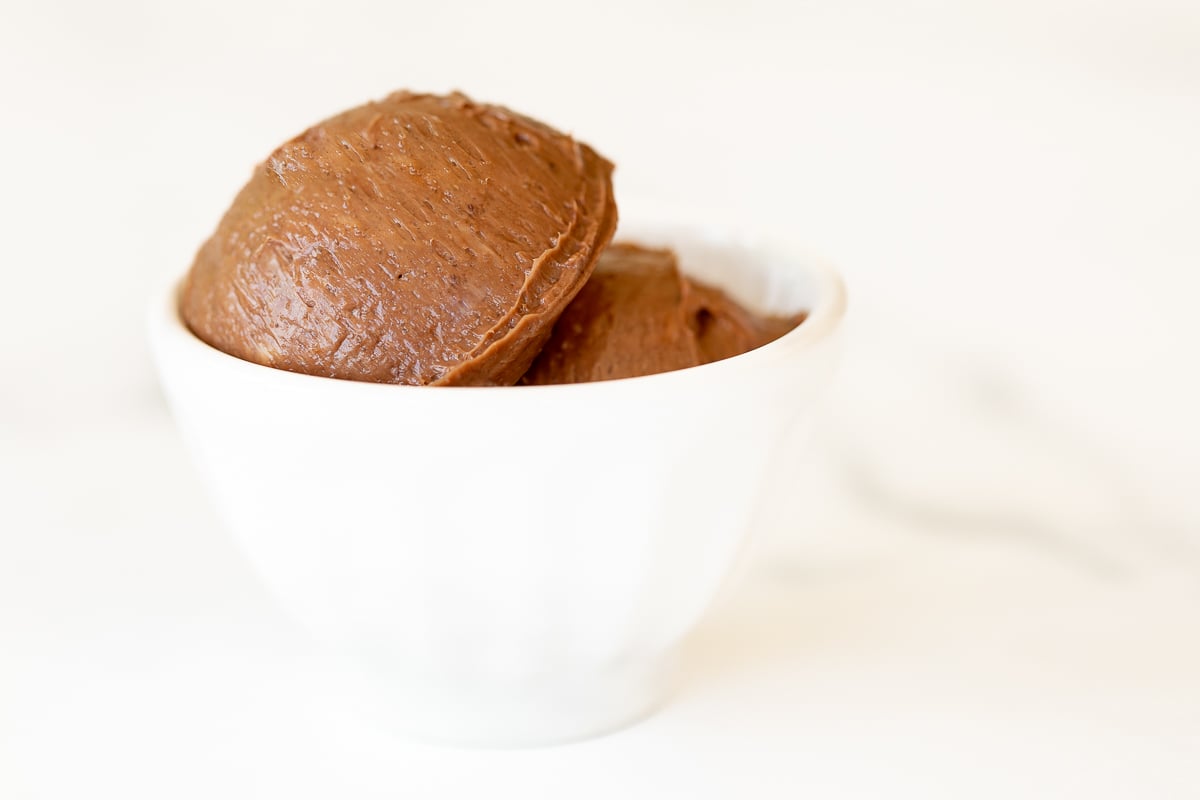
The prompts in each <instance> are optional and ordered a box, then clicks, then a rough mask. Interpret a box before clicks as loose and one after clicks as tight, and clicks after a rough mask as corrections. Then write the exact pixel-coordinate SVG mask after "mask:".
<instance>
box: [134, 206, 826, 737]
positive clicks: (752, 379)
mask: <svg viewBox="0 0 1200 800" xmlns="http://www.w3.org/2000/svg"><path fill="white" fill-rule="evenodd" d="M619 237H621V238H623V239H628V240H633V241H638V242H641V243H644V244H651V245H655V244H657V245H670V246H671V247H673V248H675V250H676V251H677V252H678V253H679V255H680V263H681V265H682V266H683V267H684V269H685V270H687V271H688V272H690V273H692V274H695V275H697V276H698V277H701V278H705V279H708V280H710V281H712V282H715V283H717V284H719V285H721V286H723V287H725V288H726V289H727V290H728V291H730V292H731V293H733V294H734V296H735V297H737V298H738V299H740V300H742V301H743V302H746V303H748V304H749V305H751V306H752V307H757V308H759V309H762V310H773V311H791V310H797V309H807V310H808V311H809V312H810V313H809V318H808V319H807V320H806V321H805V322H804V323H803V324H802V325H800V326H799V327H798V328H796V329H795V330H793V331H792V332H791V333H788V334H787V335H785V336H784V337H782V338H781V339H779V340H777V341H775V342H773V343H771V344H768V345H766V346H765V347H762V348H759V349H757V350H754V351H751V352H749V353H745V354H743V355H740V356H737V357H735V358H731V359H727V360H725V361H720V362H717V363H714V364H708V365H705V366H701V367H695V368H692V369H686V370H679V371H676V372H669V373H663V374H659V375H651V376H647V377H642V378H631V379H625V380H616V381H607V382H600V383H589V384H577V385H564V386H522V387H503V388H445V387H439V388H431V387H412V386H395V385H384V384H371V383H359V382H353V381H344V380H335V379H329V378H319V377H313V376H309V375H299V374H294V373H290V372H285V371H282V370H277V369H273V368H269V367H263V366H259V365H257V364H252V363H249V362H246V361H242V360H239V359H237V358H235V357H232V356H229V355H226V354H225V353H222V352H220V351H218V350H216V349H214V348H212V347H210V346H209V345H207V344H205V343H204V342H202V341H201V340H200V339H198V338H196V336H194V335H193V334H192V333H191V332H190V331H189V330H188V328H187V327H186V326H185V325H184V324H183V322H182V321H181V320H180V317H179V314H178V303H177V288H178V287H177V285H176V286H172V287H171V289H170V290H169V291H165V292H164V293H163V294H162V296H161V297H158V298H156V301H155V304H154V306H153V308H152V309H151V315H150V336H151V342H152V346H153V351H154V354H155V359H156V361H157V364H158V368H159V370H160V372H161V376H162V381H163V384H164V386H165V388H166V391H167V395H168V398H169V401H170V404H171V407H172V409H173V410H174V413H175V416H176V418H177V420H178V422H179V425H180V427H181V429H182V431H183V434H184V436H185V438H186V440H187V442H188V444H189V446H190V448H191V450H192V452H193V453H194V455H195V458H196V460H197V462H198V464H199V467H200V470H201V472H202V474H203V476H204V477H205V479H206V480H207V482H208V484H209V487H210V489H211V491H212V494H213V496H214V497H215V499H216V501H217V504H218V507H219V510H220V511H221V513H222V515H223V517H224V519H225V520H226V521H227V523H228V525H229V527H230V528H231V529H232V531H233V533H234V534H235V536H236V538H237V540H238V542H239V543H240V544H241V546H242V548H243V549H244V550H245V553H246V555H247V556H248V557H249V559H250V561H251V562H252V563H253V565H254V566H255V568H256V569H257V570H258V572H259V573H260V575H261V576H262V578H263V580H264V581H265V582H266V584H267V585H268V587H269V588H270V590H271V591H272V592H273V593H274V595H275V596H276V597H277V598H278V600H279V602H280V603H281V604H282V605H283V606H284V607H285V608H286V609H287V610H288V611H289V612H290V613H291V614H292V615H294V616H295V617H296V618H297V619H298V620H299V621H300V622H301V623H302V624H303V625H305V626H306V627H307V628H308V629H309V630H310V631H311V632H312V633H313V634H314V635H315V636H316V637H317V638H318V639H320V640H321V641H322V642H324V643H325V644H327V645H329V646H330V647H332V648H334V649H335V650H336V651H337V652H338V653H340V654H342V655H344V656H347V657H348V660H349V662H351V663H353V664H354V665H355V667H356V668H357V670H358V671H359V672H360V673H361V674H362V675H363V676H366V678H367V685H368V686H369V691H370V693H371V694H370V697H371V703H372V705H374V707H375V708H376V710H377V711H380V712H382V713H383V714H385V715H386V716H388V717H389V718H390V719H391V720H392V721H393V723H394V724H395V725H396V726H397V727H400V728H403V729H405V730H408V731H410V732H413V733H415V734H417V735H419V736H423V737H426V738H432V739H437V740H442V741H452V742H460V743H471V744H485V745H498V746H514V745H526V744H543V743H554V742H561V741H566V740H569V739H575V738H580V737H585V736H589V735H593V734H598V733H602V732H605V731H608V730H611V729H614V728H617V727H620V726H622V725H625V724H627V723H629V722H632V721H634V720H635V719H637V718H639V717H641V716H644V715H645V714H646V713H648V712H649V711H650V710H651V709H653V708H654V707H655V706H656V705H657V704H658V703H659V701H660V700H661V698H662V697H663V696H664V692H665V691H666V689H667V687H668V686H669V681H670V676H671V673H672V663H673V654H674V653H675V652H676V650H677V648H678V646H679V644H680V642H681V640H682V639H683V638H684V636H685V635H686V634H687V633H688V632H689V631H690V630H691V629H692V628H693V627H694V626H695V625H696V623H697V622H698V621H699V620H700V618H701V616H702V615H703V613H704V612H705V610H706V609H707V608H708V607H709V605H710V604H711V603H712V601H713V599H714V598H715V597H716V595H717V593H718V591H719V589H720V588H721V586H722V584H723V582H724V581H725V579H726V578H727V576H728V575H729V573H730V571H731V569H732V567H733V565H734V564H735V562H736V561H737V557H738V555H739V553H740V552H741V550H742V548H743V546H744V544H745V543H746V541H747V534H748V533H749V532H750V523H751V518H752V514H753V512H754V511H755V508H756V504H757V503H758V502H759V495H760V490H761V488H762V486H763V479H764V476H765V474H766V473H767V471H768V470H770V469H771V464H772V459H773V458H774V457H775V456H776V455H777V453H776V452H775V451H776V449H777V445H779V443H783V442H793V441H794V439H792V438H789V436H788V434H789V433H790V432H791V431H792V429H793V427H794V426H795V425H797V424H801V423H803V422H805V421H806V420H807V419H808V418H809V417H810V416H811V414H812V411H813V410H814V407H815V405H816V401H817V399H818V397H819V395H820V393H821V391H822V389H823V388H824V387H825V386H826V384H827V383H828V381H829V378H830V376H831V373H832V370H833V367H834V362H835V357H836V347H835V341H834V339H835V337H834V335H833V334H834V333H835V332H836V330H837V328H838V326H839V322H840V320H841V318H842V315H843V310H844V306H845V294H844V290H843V287H842V284H841V282H840V280H839V279H838V278H837V276H836V275H835V274H834V273H833V272H831V271H830V270H828V269H827V268H825V267H822V266H820V265H818V264H815V263H812V262H810V261H805V260H799V259H797V258H795V257H790V256H789V255H788V254H787V253H782V252H779V251H774V250H770V249H767V248H763V247H761V246H759V245H757V244H755V243H753V242H749V241H747V240H744V239H741V238H737V237H732V236H722V235H718V234H714V233H712V232H711V231H709V230H707V229H705V228H690V229H689V228H682V227H669V226H662V225H655V226H637V225H634V224H629V223H623V224H622V230H621V232H620V233H619Z"/></svg>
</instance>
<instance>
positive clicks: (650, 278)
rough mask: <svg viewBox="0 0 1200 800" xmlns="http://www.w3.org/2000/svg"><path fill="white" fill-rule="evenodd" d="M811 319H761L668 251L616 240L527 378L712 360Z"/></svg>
mask: <svg viewBox="0 0 1200 800" xmlns="http://www.w3.org/2000/svg"><path fill="white" fill-rule="evenodd" d="M804 317H805V315H804V314H797V315H794V316H789V317H766V316H759V315H757V314H754V313H752V312H750V311H748V310H746V309H745V308H743V307H742V306H740V305H738V304H737V303H736V302H735V301H734V300H733V299H731V298H730V297H729V296H728V295H726V294H725V293H724V292H722V291H721V290H720V289H717V288H715V287H712V286H708V285H706V284H703V283H701V282H699V281H696V280H693V279H691V278H688V277H686V276H684V275H683V274H682V273H680V271H679V267H678V265H677V263H676V259H675V255H674V254H673V253H672V252H671V251H669V250H652V249H648V248H644V247H639V246H637V245H634V244H614V245H611V246H610V247H609V248H608V249H606V250H605V251H604V253H603V254H602V255H601V256H600V261H599V263H598V264H597V266H596V270H595V272H593V273H592V277H591V279H590V280H589V281H588V282H587V284H585V285H584V287H583V289H582V290H581V291H580V292H579V294H578V295H577V296H576V298H575V300H574V301H573V302H572V303H571V304H570V305H569V306H567V309H566V311H564V312H563V315H562V316H561V317H560V318H559V320H558V323H557V324H556V325H555V326H554V332H553V334H551V336H550V340H549V341H548V342H547V343H546V345H545V347H543V348H542V352H541V354H540V355H539V356H538V358H537V360H536V361H534V363H533V366H532V367H531V368H530V370H529V372H527V373H526V374H525V376H524V378H522V380H521V382H522V383H526V384H548V383H585V382H588V381H603V380H611V379H613V378H632V377H636V376H639V375H651V374H653V373H657V372H667V371H670V370H675V369H683V368H685V367H693V366H697V365H699V364H707V363H710V362H712V361H719V360H721V359H723V358H729V357H730V356H735V355H738V354H739V353H744V352H747V351H749V350H753V349H754V348H756V347H760V346H762V345H764V344H767V343H768V342H771V341H773V340H775V339H778V338H779V337H780V336H782V335H783V334H785V333H787V332H788V331H790V330H791V329H792V328H794V327H796V326H797V325H799V324H800V323H801V322H802V321H803V320H804Z"/></svg>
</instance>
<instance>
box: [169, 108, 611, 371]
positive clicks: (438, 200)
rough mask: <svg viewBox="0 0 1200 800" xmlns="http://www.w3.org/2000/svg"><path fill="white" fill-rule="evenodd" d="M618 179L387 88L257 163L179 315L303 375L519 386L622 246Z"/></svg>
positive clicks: (464, 112) (203, 255) (606, 169)
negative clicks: (611, 251) (604, 258)
mask: <svg viewBox="0 0 1200 800" xmlns="http://www.w3.org/2000/svg"><path fill="white" fill-rule="evenodd" d="M611 175H612V165H611V164H610V163H609V162H608V161H606V160H605V159H604V158H602V157H601V156H599V155H597V154H596V153H595V152H594V151H593V150H591V148H589V147H587V146H586V145H584V144H582V143H580V142H577V141H575V140H574V139H572V138H571V137H569V136H566V135H564V134H561V133H558V132H557V131H554V130H552V129H551V128H549V127H547V126H546V125H543V124H541V123H539V122H536V121H534V120H531V119H529V118H527V117H523V116H521V115H519V114H515V113H513V112H512V111H509V110H507V109H504V108H501V107H499V106H491V105H484V104H480V103H475V102H472V101H471V100H469V99H468V98H466V97H464V96H463V95H461V94H453V95H450V96H447V97H438V96H432V95H418V94H410V93H407V92H399V93H396V94H393V95H391V96H389V97H387V98H386V99H384V100H382V101H379V102H374V103H368V104H367V105H364V106H360V107H358V108H354V109H351V110H349V111H346V112H344V113H342V114H339V115H337V116H335V117H332V118H330V119H328V120H326V121H324V122H322V123H320V124H318V125H316V126H314V127H312V128H310V129H309V130H307V131H305V132H304V133H302V134H301V135H300V136H298V137H296V138H294V139H292V140H291V141H289V142H287V143H285V144H284V145H282V146H281V147H280V148H278V149H277V150H276V151H275V152H274V153H272V154H271V156H270V158H268V159H267V160H266V162H265V163H263V164H261V165H260V166H259V167H258V168H257V170H256V171H255V173H254V175H253V177H252V178H251V179H250V182H249V183H248V184H246V186H245V187H244V188H243V189H242V191H241V192H240V193H239V194H238V196H237V198H236V199H235V200H234V202H233V206H232V207H231V208H230V209H229V211H228V212H227V213H226V214H225V216H224V218H223V219H222V220H221V222H220V224H219V226H218V227H217V230H216V232H215V233H214V234H213V235H212V237H211V238H210V239H209V240H208V241H207V242H206V243H205V244H204V245H203V247H202V248H201V250H200V252H199V254H198V255H197V257H196V261H195V263H194V264H193V266H192V269H191V272H190V273H189V274H188V276H187V279H186V281H185V283H184V286H183V291H182V296H181V312H182V315H183V319H184V321H185V322H186V323H187V325H188V326H189V327H190V328H191V329H192V331H193V332H194V333H195V334H196V335H197V336H199V337H200V338H201V339H203V340H204V341H206V342H208V343H209V344H211V345H213V346H214V347H217V348H219V349H220V350H223V351H225V352H227V353H230V354H232V355H235V356H238V357H239V358H243V359H246V360H248V361H253V362H256V363H259V364H263V365H266V366H272V367H279V368H282V369H287V370H292V371H295V372H304V373H309V374H313V375H325V376H329V377H336V378H349V379H354V380H364V381H377V382H390V383H409V384H445V385H452V384H459V385H500V384H513V383H516V382H517V380H518V379H519V378H520V377H521V376H522V374H523V373H524V372H525V371H526V369H527V368H528V367H529V365H530V362H531V361H532V360H533V358H534V357H535V356H536V354H537V353H538V351H539V349H540V348H541V347H542V345H543V343H544V342H545V340H546V338H547V337H548V336H549V335H550V332H551V329H552V327H553V325H554V322H555V320H556V319H558V317H559V315H560V314H561V313H562V311H563V309H564V308H566V307H567V305H568V304H569V303H570V302H571V300H572V298H574V297H575V295H576V293H577V292H578V291H579V289H580V287H582V286H583V285H584V282H585V281H587V279H588V276H589V275H590V274H591V272H592V269H593V267H594V265H595V262H596V258H597V256H598V254H599V252H600V251H601V250H602V249H603V248H604V247H605V245H606V244H607V243H608V241H609V239H610V238H611V236H612V232H613V229H614V227H615V225H616V206H615V204H614V202H613V196H612V181H611Z"/></svg>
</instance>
